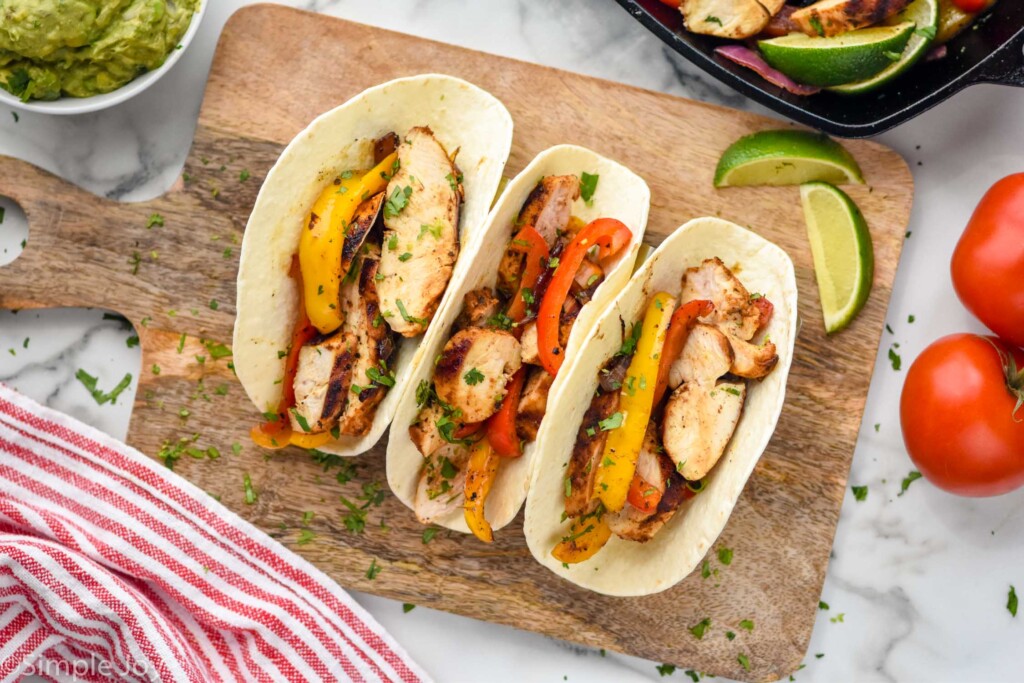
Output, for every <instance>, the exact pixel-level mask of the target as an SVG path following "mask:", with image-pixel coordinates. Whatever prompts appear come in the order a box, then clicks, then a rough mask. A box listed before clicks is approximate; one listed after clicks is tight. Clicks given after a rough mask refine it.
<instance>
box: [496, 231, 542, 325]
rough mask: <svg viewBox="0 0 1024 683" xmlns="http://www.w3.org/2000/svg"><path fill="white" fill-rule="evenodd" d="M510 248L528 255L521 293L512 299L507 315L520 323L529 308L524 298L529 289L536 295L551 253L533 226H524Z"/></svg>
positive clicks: (520, 288) (521, 280)
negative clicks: (539, 280)
mask: <svg viewBox="0 0 1024 683" xmlns="http://www.w3.org/2000/svg"><path fill="white" fill-rule="evenodd" d="M509 248H510V249H511V250H512V251H522V252H523V253H525V254H526V268H525V269H524V270H523V277H522V278H521V279H520V280H519V291H517V292H516V293H515V296H513V297H512V303H511V304H509V307H508V311H507V312H506V313H505V315H507V316H508V317H509V318H511V319H512V322H519V321H521V320H522V319H523V318H525V317H526V309H527V308H528V306H529V304H528V303H527V302H526V299H525V298H524V296H525V290H527V289H529V290H530V292H531V295H533V294H536V292H537V290H536V284H537V280H538V279H539V278H540V276H541V273H543V272H544V269H545V268H547V266H548V258H549V256H550V251H549V250H548V243H547V241H545V239H544V238H543V237H542V236H541V234H540V233H539V232H537V231H536V230H535V229H534V227H533V226H532V225H526V226H523V229H522V230H520V231H519V233H518V234H517V235H516V236H515V237H514V238H513V239H512V244H511V245H510V247H509Z"/></svg>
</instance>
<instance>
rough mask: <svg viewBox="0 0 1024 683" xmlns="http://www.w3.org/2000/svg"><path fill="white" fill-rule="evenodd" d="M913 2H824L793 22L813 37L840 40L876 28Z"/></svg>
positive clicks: (801, 12) (795, 14)
mask: <svg viewBox="0 0 1024 683" xmlns="http://www.w3.org/2000/svg"><path fill="white" fill-rule="evenodd" d="M909 4H910V0H820V2H816V3H814V4H813V5H810V6H808V7H804V8H802V9H798V10H797V11H795V12H793V15H792V16H791V17H790V19H791V20H792V21H793V23H794V24H796V25H797V27H799V29H800V30H801V31H802V32H804V33H806V34H807V35H809V36H838V35H839V34H841V33H846V32H847V31H853V30H854V29H858V28H865V27H867V26H874V25H875V24H879V23H881V22H882V21H884V20H885V19H888V18H889V17H891V16H892V15H894V14H896V13H897V12H900V11H902V10H903V8H904V7H906V6H907V5H909Z"/></svg>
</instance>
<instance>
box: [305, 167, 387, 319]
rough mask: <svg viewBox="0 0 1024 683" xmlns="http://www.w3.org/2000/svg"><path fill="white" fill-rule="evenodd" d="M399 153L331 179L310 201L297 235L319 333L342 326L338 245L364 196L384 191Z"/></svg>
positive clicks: (310, 308)
mask: <svg viewBox="0 0 1024 683" xmlns="http://www.w3.org/2000/svg"><path fill="white" fill-rule="evenodd" d="M396 159H398V153H397V152H392V153H391V154H389V155H388V156H386V157H384V159H383V160H382V161H381V162H380V163H379V164H377V165H376V166H374V167H373V168H372V169H371V170H370V171H369V172H367V173H365V174H363V175H361V176H358V177H356V176H354V175H353V176H352V177H350V178H342V179H341V184H340V185H336V184H334V183H330V184H329V185H327V187H325V188H324V190H323V192H321V193H320V196H319V197H318V198H317V200H316V202H315V203H314V204H313V209H312V211H310V214H309V217H308V219H307V220H306V225H305V226H303V229H302V237H301V238H300V239H299V267H300V269H301V270H302V281H303V288H304V294H305V296H304V300H305V302H306V315H308V316H309V321H310V322H311V323H312V324H313V327H315V328H316V329H317V330H319V331H320V333H321V334H330V333H331V332H333V331H334V330H336V329H338V328H339V327H341V321H342V319H343V318H344V313H343V312H342V311H341V310H340V308H339V307H338V302H339V293H340V291H341V281H342V280H343V279H344V277H345V273H343V272H341V249H342V246H343V245H344V243H345V239H344V237H345V231H346V230H347V229H348V225H349V223H351V222H352V217H353V216H354V215H355V212H356V209H358V208H359V205H360V204H361V203H363V201H365V200H366V199H369V198H370V197H372V196H373V195H375V194H377V193H378V192H381V191H383V190H384V189H385V188H386V187H387V184H388V179H389V178H390V177H391V172H392V168H393V166H394V164H395V160H396Z"/></svg>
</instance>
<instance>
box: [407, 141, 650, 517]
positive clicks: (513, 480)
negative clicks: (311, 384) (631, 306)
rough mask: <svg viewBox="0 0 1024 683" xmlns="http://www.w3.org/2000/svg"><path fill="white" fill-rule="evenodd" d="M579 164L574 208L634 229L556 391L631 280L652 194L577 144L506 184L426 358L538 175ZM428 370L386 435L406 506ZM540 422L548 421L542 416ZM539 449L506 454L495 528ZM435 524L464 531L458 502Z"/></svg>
mask: <svg viewBox="0 0 1024 683" xmlns="http://www.w3.org/2000/svg"><path fill="white" fill-rule="evenodd" d="M584 171H585V172H587V173H590V174H595V173H596V174H598V175H599V176H600V179H599V180H598V183H597V189H596V190H595V192H594V195H593V197H592V198H591V203H590V205H587V203H586V202H584V201H583V200H582V199H578V200H577V201H576V203H575V204H574V205H573V215H575V216H578V217H579V218H581V219H583V221H585V222H586V221H590V220H592V219H595V218H599V217H608V218H617V219H618V220H620V221H622V222H623V223H625V224H626V225H627V226H628V227H629V228H630V230H632V231H633V239H632V241H631V242H630V243H629V245H628V247H627V248H626V249H625V250H624V251H623V253H622V255H621V256H619V257H618V259H617V261H616V262H615V265H613V266H612V267H611V268H610V269H608V271H607V273H606V279H605V281H604V282H602V283H601V285H600V286H599V287H598V288H597V290H596V291H595V292H594V297H593V299H592V300H591V301H590V303H588V304H587V305H586V306H584V307H583V309H582V310H581V311H580V314H579V316H578V317H577V318H576V324H575V325H574V326H573V330H572V334H571V335H570V336H569V342H568V344H567V345H566V349H565V354H566V359H567V362H566V364H565V365H564V366H563V368H562V371H561V372H559V374H558V376H557V377H556V378H555V381H554V383H553V384H552V387H551V392H550V393H549V396H554V395H555V392H556V391H557V389H558V387H559V386H560V385H561V384H562V383H563V381H564V378H565V375H566V373H567V370H568V367H569V364H570V363H571V360H572V359H573V358H574V357H575V356H576V355H577V354H579V352H580V348H581V344H582V342H583V339H584V338H585V337H586V335H587V332H588V331H589V330H590V328H591V327H592V326H593V324H594V322H595V321H596V320H597V318H598V317H599V316H600V314H601V312H602V311H603V310H604V308H605V307H606V306H607V305H608V304H609V303H610V302H611V300H612V299H613V298H614V297H615V294H616V293H618V291H619V290H621V289H622V287H623V286H624V285H625V284H626V282H628V281H629V276H630V274H631V273H632V272H633V265H634V262H635V261H636V255H637V252H638V250H639V249H640V243H641V241H642V240H643V235H644V229H645V228H646V226H647V213H648V210H649V207H650V199H651V193H650V190H649V189H648V187H647V183H645V182H644V180H643V178H641V177H640V176H638V175H636V174H635V173H633V172H632V171H630V170H629V169H627V168H626V167H625V166H622V165H621V164H618V163H616V162H614V161H612V160H610V159H606V158H605V157H602V156H600V155H599V154H596V153H595V152H592V151H590V150H588V149H584V148H582V147H575V146H572V145H560V146H557V147H551V148H550V149H547V150H545V151H543V152H541V153H540V154H539V155H537V157H536V158H535V159H534V160H533V161H531V162H530V165H529V166H527V167H526V168H525V169H523V171H522V172H521V173H520V174H519V175H517V176H516V177H515V178H514V179H513V180H512V181H511V182H510V183H509V184H508V187H506V188H505V191H504V192H503V193H502V195H501V197H500V198H499V199H498V202H497V204H495V206H494V209H493V210H492V211H491V214H490V216H488V218H487V223H486V225H485V226H484V227H483V229H482V230H481V231H480V235H479V240H480V242H479V243H478V244H477V245H476V247H474V248H473V251H474V253H475V254H476V257H475V258H474V260H473V263H472V264H471V265H470V266H469V268H468V269H467V272H466V276H465V277H464V278H463V279H462V280H460V281H459V283H458V287H456V288H454V289H453V290H452V292H451V293H452V300H451V305H450V306H449V307H448V308H447V310H446V311H445V312H444V317H443V318H441V319H436V320H435V323H434V326H435V327H437V328H438V334H437V335H436V336H433V337H432V338H431V339H430V340H429V341H426V342H424V344H423V349H424V355H425V358H428V359H433V358H435V357H436V356H437V355H438V354H440V353H441V351H442V349H443V348H444V345H445V344H446V343H447V342H448V339H449V337H450V336H451V334H450V330H451V326H452V324H453V323H454V321H455V318H456V317H457V316H458V314H459V311H460V310H461V309H462V299H463V296H464V295H465V294H466V292H469V291H471V290H473V289H477V288H480V287H487V286H489V287H494V285H495V283H496V281H497V272H498V264H499V262H500V261H501V257H502V255H503V254H504V252H505V246H506V245H507V244H508V242H509V240H511V239H512V237H513V232H514V231H515V230H516V228H515V227H514V222H515V219H516V217H517V216H518V214H519V209H520V208H521V207H522V205H523V203H524V202H525V201H526V198H527V197H528V196H529V194H530V192H531V191H532V190H533V188H534V187H535V186H536V185H537V183H538V182H539V181H540V179H541V178H543V177H545V176H549V175H563V174H577V175H578V174H580V173H581V172H584ZM433 370H434V365H433V363H432V362H429V361H428V362H424V363H422V364H420V365H418V366H417V367H416V368H415V370H414V371H413V374H412V378H411V380H410V381H409V384H408V390H407V392H406V394H405V395H404V396H403V397H402V400H401V403H400V404H399V406H398V410H397V411H396V413H395V426H394V429H392V430H391V435H390V437H389V438H388V460H387V472H388V483H389V484H390V485H391V490H392V491H394V493H395V495H396V496H397V497H398V499H399V500H401V501H402V502H403V503H405V504H406V505H407V506H408V507H409V508H413V504H414V501H415V497H416V485H417V482H418V481H419V477H420V470H421V468H422V467H423V456H422V455H421V454H420V452H419V450H417V448H416V446H415V445H414V444H413V442H412V440H411V439H410V438H409V430H408V426H409V424H411V423H412V422H413V421H414V420H415V419H416V415H417V413H418V412H419V407H418V406H417V405H416V391H415V389H416V387H417V386H418V385H419V383H420V382H421V381H427V382H429V381H430V380H431V377H432V375H433ZM544 421H545V422H547V421H548V420H547V418H546V417H545V420H544ZM536 451H537V449H536V442H534V443H532V444H527V446H526V448H525V449H524V452H523V455H522V456H521V457H519V458H515V459H503V461H502V463H501V469H500V470H499V473H498V478H497V480H496V481H495V482H494V486H493V488H492V489H491V493H490V495H489V496H488V498H487V504H486V507H485V514H486V517H487V520H488V521H489V522H490V523H491V527H492V528H493V529H500V528H502V527H503V526H505V525H506V524H508V523H509V522H510V521H512V519H513V518H514V517H515V516H516V514H517V513H518V512H519V508H520V507H521V506H522V504H523V501H524V500H525V499H526V488H527V484H528V483H529V478H530V471H531V468H532V465H533V461H534V457H535V453H536ZM435 523H436V524H439V525H441V526H444V527H447V528H449V529H453V530H455V531H461V532H463V533H468V532H469V528H468V527H467V526H466V520H465V518H464V517H463V514H462V508H458V509H457V510H456V511H455V513H454V514H452V515H451V516H450V517H449V518H447V519H439V520H436V522H435Z"/></svg>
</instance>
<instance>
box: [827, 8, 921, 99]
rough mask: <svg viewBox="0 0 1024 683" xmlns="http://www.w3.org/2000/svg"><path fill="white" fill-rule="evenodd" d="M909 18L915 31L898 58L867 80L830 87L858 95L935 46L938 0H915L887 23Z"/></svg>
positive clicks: (883, 81) (905, 20)
mask: <svg viewBox="0 0 1024 683" xmlns="http://www.w3.org/2000/svg"><path fill="white" fill-rule="evenodd" d="M907 21H909V22H913V24H914V26H915V28H914V34H913V35H912V36H910V41H909V42H908V43H907V47H906V48H905V49H904V50H903V54H902V55H901V56H900V58H899V59H898V60H896V61H895V62H893V63H892V64H890V65H889V66H887V67H885V68H884V69H882V70H881V71H880V72H879V73H877V74H875V75H874V76H872V77H871V78H869V79H867V80H864V81H857V82H856V83H847V84H846V85H837V86H835V87H834V88H829V89H830V90H833V91H835V92H838V93H843V94H844V95H859V94H860V93H864V92H868V91H869V90H874V89H875V88H878V87H880V86H882V85H885V84H886V83H888V82H889V81H891V80H892V79H894V78H896V77H897V76H899V75H901V74H903V73H904V72H905V71H906V70H907V69H909V68H910V67H912V66H914V64H916V63H917V60H919V59H921V57H923V56H924V55H925V53H927V52H928V48H930V47H931V46H932V43H933V42H934V41H935V35H936V34H937V33H938V30H939V3H938V0H914V2H912V3H910V4H909V5H907V6H906V8H904V10H903V11H902V12H898V13H897V14H896V15H894V16H893V17H891V18H890V19H889V20H888V21H887V22H886V23H887V24H891V25H893V24H901V23H903V22H907Z"/></svg>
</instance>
